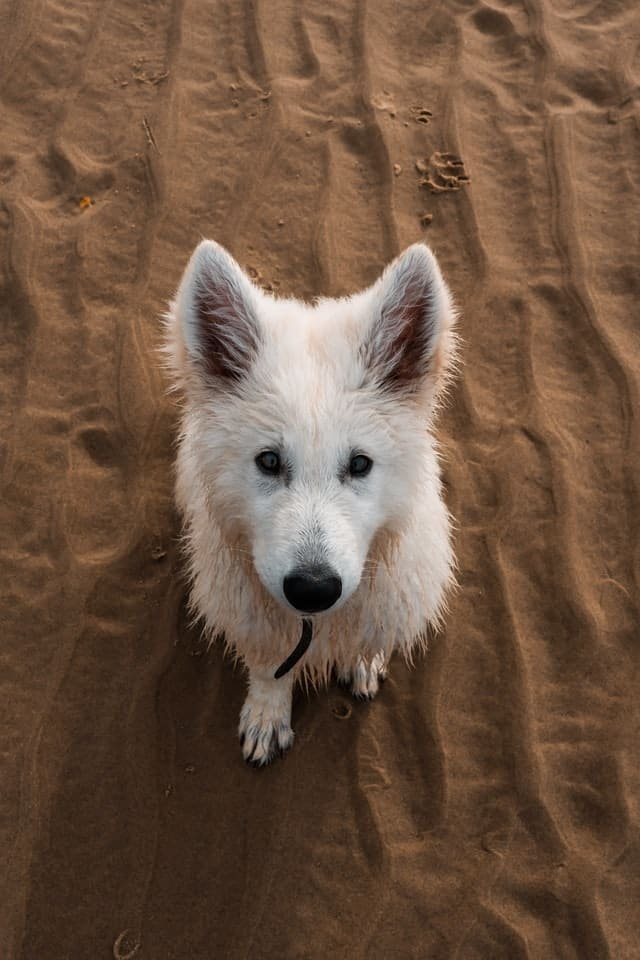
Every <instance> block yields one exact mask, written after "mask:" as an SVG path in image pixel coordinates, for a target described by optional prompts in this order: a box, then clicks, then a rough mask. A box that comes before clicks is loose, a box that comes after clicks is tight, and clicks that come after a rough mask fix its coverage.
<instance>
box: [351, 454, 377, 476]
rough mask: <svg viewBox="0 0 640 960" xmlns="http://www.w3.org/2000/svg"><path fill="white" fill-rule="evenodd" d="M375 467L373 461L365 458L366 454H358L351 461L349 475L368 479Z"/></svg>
mask: <svg viewBox="0 0 640 960" xmlns="http://www.w3.org/2000/svg"><path fill="white" fill-rule="evenodd" d="M372 466H373V460H371V458H370V457H365V455H364V453H357V454H356V455H355V457H351V460H350V461H349V473H350V474H351V476H352V477H366V475H367V474H368V473H369V471H370V470H371V467H372Z"/></svg>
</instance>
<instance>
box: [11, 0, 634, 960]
mask: <svg viewBox="0 0 640 960" xmlns="http://www.w3.org/2000/svg"><path fill="white" fill-rule="evenodd" d="M637 28H638V13H637V6H636V4H635V2H634V0H610V2H605V0H599V2H597V0H596V2H591V0H589V2H586V0H585V2H582V0H580V2H573V0H572V2H569V0H557V2H553V3H552V2H551V0H527V2H524V0H523V2H517V0H513V2H509V0H492V3H491V4H489V3H481V2H476V3H473V2H462V0H460V2H453V0H448V2H445V3H425V2H415V0H402V2H391V0H369V2H368V3H365V2H364V0H360V2H354V3H349V2H347V0H322V2H316V0H313V2H312V0H308V2H304V3H302V2H296V0H277V2H276V0H273V2H270V3H268V2H267V0H262V2H257V0H256V2H251V0H246V2H235V0H234V2H227V3H224V2H222V0H215V2H214V0H210V2H199V0H154V2H151V0H137V2H134V0H113V2H110V3H103V2H97V0H66V2H64V3H63V2H60V0H43V2H40V3H36V2H35V0H20V2H18V0H8V2H6V3H5V4H3V5H2V7H0V35H1V36H2V38H3V40H2V51H1V58H2V59H1V64H2V66H1V69H0V77H1V94H0V96H1V108H0V109H1V130H2V137H1V140H0V246H1V256H0V310H1V317H2V336H1V340H0V370H1V374H0V450H1V460H0V463H1V465H2V496H1V515H0V558H1V569H0V573H1V577H0V582H1V584H2V586H1V588H0V589H1V591H2V608H1V610H2V613H1V616H2V635H1V636H2V639H1V643H0V784H1V788H0V798H1V799H0V862H1V863H2V864H3V867H2V869H1V870H0V955H1V956H2V957H3V958H7V960H9V958H11V960H13V958H21V960H36V958H37V960H49V958H50V960H62V958H66V960H76V958H77V960H97V958H101V957H104V958H109V957H114V956H115V957H124V956H131V957H132V956H136V957H138V958H152V960H159V958H175V960H186V958H189V960H205V958H206V960H211V958H216V960H217V958H229V960H236V958H237V960H240V958H243V960H244V958H274V960H275V958H314V960H315V958H318V960H320V958H321V960H326V958H343V957H344V958H350V960H352V958H353V960H355V958H366V960H388V958H391V960H394V958H425V960H426V958H428V960H440V958H443V960H444V958H458V960H472V958H488V960H500V958H509V960H512V958H521V957H522V958H524V957H527V958H540V960H542V958H552V960H556V958H561V960H569V958H576V960H596V958H597V960H600V958H609V957H610V958H612V960H631V958H632V957H638V956H639V955H640V953H639V951H640V947H639V946H638V945H639V944H640V908H639V907H638V904H639V903H640V832H639V824H640V749H639V748H638V739H639V736H640V707H639V703H640V697H639V696H638V689H639V688H638V684H639V680H640V672H639V664H640V657H639V650H638V646H639V643H638V641H639V630H638V626H639V620H640V617H639V610H638V607H639V591H638V575H639V566H638V561H639V553H638V551H639V537H638V534H639V529H638V528H639V516H640V514H639V508H640V503H639V484H640V480H639V474H638V466H639V463H640V460H639V422H638V416H637V410H638V388H639V380H640V347H639V342H638V319H639V314H640V304H639V300H640V297H639V294H640V274H639V272H638V264H639V253H640V246H639V243H638V211H639V203H638V192H639V191H640V149H639V146H640V114H639V112H638V110H639V99H638V90H639V86H638V84H639V83H640V61H639V59H638V53H637V51H638V29H637ZM202 235H206V236H209V237H213V238H215V239H217V240H219V241H221V242H222V243H224V244H226V245H228V246H229V248H230V249H231V251H232V252H233V253H234V255H235V256H236V257H237V258H238V259H239V260H240V261H241V262H242V263H243V264H244V265H245V266H246V267H247V268H248V269H250V270H251V272H252V275H253V276H254V277H255V278H256V279H257V280H258V281H259V282H261V283H263V284H264V285H265V286H266V287H268V288H271V289H274V290H277V291H280V292H283V293H291V294H295V295H298V296H313V295H316V294H321V293H322V294H330V295H337V294H340V293H344V292H348V291H352V290H355V289H357V288H358V287H360V286H361V285H362V284H365V283H367V282H369V281H371V280H372V279H373V278H374V277H375V276H376V275H377V274H378V272H379V271H380V270H381V268H382V266H383V265H384V263H385V262H386V261H388V260H389V259H391V258H392V257H393V256H394V255H395V254H396V253H397V252H399V251H400V249H402V248H403V247H404V246H406V245H408V244H409V243H411V242H413V241H415V240H419V239H421V238H424V239H425V240H427V242H429V243H430V244H431V245H432V246H433V248H434V250H435V251H436V253H437V255H438V257H439V259H440V261H441V264H442V267H443V270H444V272H445V275H446V276H447V279H448V280H449V282H450V284H451V286H452V288H453V290H454V291H455V293H456V295H457V298H458V301H459V303H460V305H461V309H462V321H461V332H462V335H463V338H464V341H465V345H464V361H465V368H464V377H463V379H462V380H461V382H460V383H459V384H458V386H457V387H456V389H455V390H454V393H453V396H452V402H451V405H450V407H449V409H448V411H447V413H446V415H445V417H444V418H443V420H442V424H441V429H442V440H443V448H444V452H445V454H446V458H447V464H446V482H447V497H448V500H449V503H450V506H451V508H452V510H453V511H454V513H455V515H456V517H457V519H458V524H459V527H458V532H457V535H456V542H457V550H458V553H459V557H460V564H461V571H460V573H461V589H460V592H459V594H458V595H457V597H456V598H455V600H454V602H453V605H452V609H451V614H450V617H449V619H448V622H447V626H446V630H445V631H444V632H443V633H442V634H441V635H440V636H439V637H438V638H437V639H436V640H434V642H433V643H432V646H431V650H430V652H429V654H428V656H427V657H426V658H425V659H424V660H422V661H420V662H419V663H418V664H417V666H416V668H415V669H414V670H413V671H409V670H408V669H407V668H406V667H405V666H403V664H402V663H394V665H393V667H392V671H391V679H390V680H389V681H388V683H387V684H386V685H385V687H384V690H383V692H382V694H381V696H380V698H379V699H378V700H377V701H376V702H375V703H373V704H372V705H370V706H358V705H355V704H353V703H351V702H350V701H349V699H348V697H347V696H346V695H345V694H344V693H343V692H342V691H340V690H338V689H337V688H332V689H330V690H328V691H327V692H324V693H321V694H320V695H318V696H317V697H313V698H311V699H309V700H307V699H305V698H304V697H302V696H301V697H300V698H299V699H298V700H297V702H296V705H295V713H294V720H295V727H296V730H297V740H296V744H295V747H294V750H293V751H292V753H291V754H289V756H288V757H287V758H286V760H284V761H283V762H279V763H277V764H275V765H274V766H273V767H271V768H269V769H268V770H266V771H264V772H255V771H254V770H251V769H248V768H246V767H245V766H243V764H242V762H241V759H240V753H239V749H238V745H237V742H236V739H235V727H236V723H237V719H238V712H239V709H240V705H241V702H242V698H243V691H244V679H243V676H242V674H241V672H239V671H236V672H235V673H234V671H233V669H232V666H231V665H230V664H229V663H227V662H224V661H223V659H222V655H221V652H220V650H219V649H217V648H214V649H212V650H210V651H206V650H205V649H204V648H203V646H202V643H201V640H200V638H199V635H198V632H197V630H194V629H192V628H189V627H188V626H187V623H186V617H185V613H184V598H185V587H184V583H183V582H182V580H181V563H180V557H179V554H178V550H177V546H176V536H177V533H178V519H177V517H176V515H175V511H174V507H173V503H172V480H171V466H170V464H171V459H172V455H173V439H174V431H175V422H176V412H175V406H174V405H173V403H172V401H170V400H168V399H167V398H166V396H165V394H164V392H163V389H164V384H163V377H162V374H161V372H160V370H159V368H158V364H157V361H156V357H155V355H154V350H155V347H156V346H157V343H158V335H159V320H158V317H159V314H160V312H161V311H162V310H163V309H164V306H165V303H166V300H167V298H168V297H169V296H170V295H171V294H172V292H173V290H174V288H175V286H176V284H177V282H178V279H179V276H180V273H181V270H182V268H183V266H184V264H185V262H186V259H187V257H188V255H189V253H190V251H191V249H192V248H193V246H194V245H195V244H196V242H197V241H198V240H199V238H200V237H201V236H202Z"/></svg>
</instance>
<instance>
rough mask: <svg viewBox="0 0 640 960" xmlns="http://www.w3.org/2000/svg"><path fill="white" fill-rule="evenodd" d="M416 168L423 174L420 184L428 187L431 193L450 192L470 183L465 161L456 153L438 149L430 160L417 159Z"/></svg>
mask: <svg viewBox="0 0 640 960" xmlns="http://www.w3.org/2000/svg"><path fill="white" fill-rule="evenodd" d="M416 170H417V171H418V173H421V174H423V178H422V180H421V181H420V186H422V187H428V188H429V190H430V191H431V193H448V192H450V191H451V190H459V189H460V187H462V186H464V184H465V183H469V177H468V176H467V174H466V172H465V169H464V161H463V160H462V158H461V157H458V156H457V155H456V154H455V153H439V152H437V151H436V153H432V154H431V156H430V157H429V159H428V160H416Z"/></svg>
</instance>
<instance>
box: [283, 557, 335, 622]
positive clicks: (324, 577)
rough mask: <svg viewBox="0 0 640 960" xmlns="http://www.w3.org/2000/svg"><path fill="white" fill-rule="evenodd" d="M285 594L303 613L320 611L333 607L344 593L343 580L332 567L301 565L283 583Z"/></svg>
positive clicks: (292, 604)
mask: <svg viewBox="0 0 640 960" xmlns="http://www.w3.org/2000/svg"><path fill="white" fill-rule="evenodd" d="M282 588H283V590H284V595H285V597H286V598H287V600H288V601H289V603H290V604H291V606H292V607H295V608H296V610H300V611H301V613H319V612H320V610H328V609H329V607H332V606H333V605H334V603H335V602H336V600H337V599H338V597H339V596H340V594H341V593H342V580H341V579H340V577H339V576H337V574H336V573H335V571H334V570H332V569H331V567H326V566H319V567H300V568H299V569H298V570H293V571H292V573H290V574H288V575H287V576H286V577H285V578H284V581H283V583H282Z"/></svg>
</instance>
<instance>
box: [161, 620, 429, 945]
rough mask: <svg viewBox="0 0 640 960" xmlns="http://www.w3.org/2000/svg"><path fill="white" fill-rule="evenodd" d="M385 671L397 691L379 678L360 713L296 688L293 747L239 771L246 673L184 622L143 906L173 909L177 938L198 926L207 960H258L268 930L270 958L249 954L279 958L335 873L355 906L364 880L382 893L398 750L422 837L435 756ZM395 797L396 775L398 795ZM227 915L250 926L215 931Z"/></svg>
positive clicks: (169, 694) (333, 693)
mask: <svg viewBox="0 0 640 960" xmlns="http://www.w3.org/2000/svg"><path fill="white" fill-rule="evenodd" d="M394 668H396V669H398V670H399V672H400V677H401V679H400V681H399V683H400V687H399V686H398V681H396V680H388V681H386V683H385V684H384V686H383V689H382V692H381V693H380V694H379V699H378V700H376V701H374V702H373V703H371V704H368V703H366V704H362V703H358V702H357V701H354V700H353V699H352V698H351V696H350V694H349V693H348V692H346V691H345V690H343V689H341V688H340V687H338V685H337V684H332V685H331V686H330V687H329V689H327V690H320V691H318V692H314V691H309V693H308V694H307V693H306V692H305V691H303V690H301V691H298V692H297V693H296V696H295V698H294V708H293V726H294V729H295V731H296V741H295V743H294V746H293V748H292V750H291V751H290V752H289V753H287V754H286V755H285V756H284V757H283V758H281V759H278V760H276V761H274V762H273V763H272V764H271V765H269V766H268V767H265V768H262V769H256V768H253V767H251V766H248V765H247V764H245V763H244V761H243V759H242V755H241V752H240V746H239V742H238V736H237V727H238V719H239V714H240V709H241V706H242V703H243V700H244V697H245V694H246V680H245V676H244V673H243V671H242V669H241V668H240V667H236V668H234V666H233V664H232V663H231V662H230V660H229V658H225V656H224V653H223V648H222V644H221V643H214V644H213V645H212V646H210V647H208V646H207V645H206V643H205V642H204V641H203V638H202V635H201V632H200V628H199V627H198V626H197V625H196V626H190V625H189V624H188V622H187V618H186V616H185V615H184V611H182V612H181V614H180V616H179V618H178V624H177V643H176V646H175V648H174V651H173V655H172V656H171V658H170V661H169V662H168V664H167V667H166V670H165V672H164V675H163V677H162V679H161V682H160V685H159V688H158V692H157V710H158V724H159V727H158V736H159V742H160V774H159V791H160V802H161V808H162V813H161V816H160V822H159V836H158V855H157V861H156V871H155V877H154V886H155V890H154V891H153V892H152V896H153V899H154V900H155V899H159V900H160V901H161V902H171V904H172V907H171V913H172V915H173V914H175V915H176V917H178V916H180V918H181V919H180V924H181V928H182V930H183V931H184V930H185V929H193V928H194V927H197V928H200V929H201V933H202V934H203V935H204V930H203V929H202V928H203V925H204V927H205V928H206V937H207V942H208V944H209V949H210V952H211V956H236V955H238V956H245V955H247V956H252V955H258V954H256V953H255V952H254V951H255V949H256V947H255V943H253V940H252V938H253V937H255V936H256V930H258V929H262V933H263V934H264V924H265V923H266V924H267V927H268V929H269V930H271V931H272V935H273V936H274V937H276V940H274V941H273V945H272V950H273V951H275V952H271V953H266V952H264V953H260V955H265V956H266V955H269V956H276V955H278V956H287V955H289V954H288V953H287V950H288V949H289V948H290V947H291V944H289V942H288V940H287V938H288V936H289V931H291V930H292V927H291V923H292V913H293V914H295V913H296V912H297V911H298V910H300V909H304V907H303V904H304V901H305V900H306V899H307V898H308V897H312V896H313V895H314V894H313V890H314V885H315V884H316V882H317V880H318V876H325V877H327V878H328V877H333V876H335V875H337V876H341V877H342V878H343V882H344V883H345V884H346V885H347V886H351V893H350V896H352V897H353V896H355V897H360V896H362V897H366V895H367V893H366V891H367V889H368V886H367V883H366V882H364V883H363V877H366V876H369V877H370V879H371V880H372V882H373V881H374V878H375V882H376V883H378V882H380V880H381V879H382V877H383V875H384V873H385V871H386V869H387V863H388V857H387V844H388V843H389V842H390V840H391V839H392V838H390V836H388V835H387V834H388V831H387V823H386V821H387V812H386V811H387V807H389V809H390V810H393V809H394V808H395V807H396V805H397V802H398V796H399V793H398V789H397V788H396V786H394V783H393V781H394V775H395V768H396V766H397V764H398V763H399V753H401V752H402V751H401V750H399V747H398V743H399V741H402V742H406V745H408V748H409V749H410V750H411V751H412V753H413V756H412V761H413V762H414V763H416V764H417V768H418V770H419V772H418V773H416V774H415V779H416V786H417V793H416V795H415V796H405V797H404V800H403V801H402V802H403V803H404V804H405V806H406V815H407V817H408V819H410V820H413V821H414V824H417V827H414V828H412V829H414V831H415V830H416V829H417V831H418V832H421V831H428V830H430V829H431V828H432V827H433V825H434V822H435V820H437V819H438V817H439V814H440V806H441V799H442V798H441V796H440V793H441V791H442V784H443V771H442V758H441V757H440V755H439V753H438V749H437V746H436V745H435V739H434V737H433V736H432V735H431V734H429V733H427V736H426V738H425V735H424V724H423V725H422V726H420V724H419V722H418V721H419V718H417V717H416V716H415V711H413V712H412V711H407V710H406V709H404V708H403V702H404V701H406V698H407V690H406V687H407V685H410V684H411V682H412V681H411V679H410V677H409V674H408V672H407V671H406V670H405V669H404V668H403V666H402V664H394ZM423 719H424V718H423ZM416 724H417V725H418V727H419V728H420V729H419V730H417V729H416ZM426 724H427V727H428V724H429V721H428V719H427V721H426ZM390 731H394V732H392V733H390ZM389 736H392V737H393V738H394V740H395V743H391V744H390V743H389V742H388V738H389ZM398 738H399V739H398ZM387 751H390V754H389V753H388V752H387ZM426 784H428V785H429V793H428V794H427V793H426V792H425V789H424V788H425V785H426ZM406 788H407V783H406V774H405V775H403V780H402V784H401V786H400V793H402V791H403V790H404V791H405V793H406ZM412 790H413V787H411V786H410V789H409V793H411V792H412ZM416 811H418V813H416ZM420 811H421V812H420ZM416 816H417V820H416ZM318 872H319V873H318ZM314 878H315V879H314ZM208 904H211V909H209V907H208ZM363 909H365V906H364V904H363ZM212 911H213V912H212ZM227 912H229V913H230V914H232V915H237V916H238V917H244V918H249V917H250V918H251V925H250V928H249V927H243V926H242V925H241V926H240V927H238V926H237V925H236V924H233V925H227V924H220V923H219V922H218V923H216V922H215V917H216V916H217V917H218V919H219V918H220V916H221V913H222V914H224V913H227ZM267 921H268V922H267ZM167 922H171V921H170V919H169V918H166V920H165V927H166V923H167ZM176 923H178V920H176ZM294 926H295V924H294ZM176 935H177V929H176ZM291 935H292V936H293V933H292V934H291ZM298 935H299V931H298ZM239 939H240V940H241V941H242V943H243V944H244V946H243V948H242V949H240V945H239V942H238V940H239ZM291 948H292V947H291ZM261 950H262V951H264V950H265V946H264V943H262V946H261Z"/></svg>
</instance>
